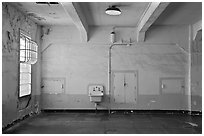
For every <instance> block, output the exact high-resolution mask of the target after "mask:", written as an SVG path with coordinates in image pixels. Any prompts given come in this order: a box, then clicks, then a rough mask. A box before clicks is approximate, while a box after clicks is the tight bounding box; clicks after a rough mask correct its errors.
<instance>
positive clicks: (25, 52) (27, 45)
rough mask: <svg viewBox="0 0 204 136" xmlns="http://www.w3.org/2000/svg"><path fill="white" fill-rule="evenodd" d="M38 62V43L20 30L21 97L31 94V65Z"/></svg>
mask: <svg viewBox="0 0 204 136" xmlns="http://www.w3.org/2000/svg"><path fill="white" fill-rule="evenodd" d="M36 62H37V44H36V43H35V42H34V41H32V40H31V38H30V37H29V36H27V35H25V34H24V33H23V32H22V31H20V83H19V84H20V85H19V97H23V96H27V95H30V94H31V70H32V69H31V66H32V64H35V63H36Z"/></svg>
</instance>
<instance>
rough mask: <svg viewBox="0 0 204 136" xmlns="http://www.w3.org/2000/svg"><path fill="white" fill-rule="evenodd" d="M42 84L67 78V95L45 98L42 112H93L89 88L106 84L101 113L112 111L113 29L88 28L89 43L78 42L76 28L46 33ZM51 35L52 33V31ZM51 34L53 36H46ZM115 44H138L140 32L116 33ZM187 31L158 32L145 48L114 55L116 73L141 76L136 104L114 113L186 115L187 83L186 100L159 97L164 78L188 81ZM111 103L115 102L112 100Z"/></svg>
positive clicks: (164, 28)
mask: <svg viewBox="0 0 204 136" xmlns="http://www.w3.org/2000/svg"><path fill="white" fill-rule="evenodd" d="M43 29H44V31H45V34H44V35H43V43H42V78H65V91H64V92H63V93H59V94H48V93H43V94H42V101H43V102H42V108H43V109H94V108H95V107H94V103H91V102H90V101H89V97H88V90H87V87H88V85H89V84H94V83H96V84H103V85H104V87H105V94H106V95H105V96H104V98H103V102H102V103H101V104H99V107H98V108H101V109H108V108H109V106H110V103H109V97H108V94H109V92H108V58H109V54H108V51H109V47H110V33H111V31H112V30H113V28H111V27H90V29H89V30H90V40H89V41H88V43H81V41H79V33H78V31H77V29H76V28H74V27H65V26H54V27H45V28H43ZM48 30H49V31H48ZM47 32H49V33H47ZM115 32H116V42H117V43H121V42H123V43H126V42H129V41H131V42H135V41H136V28H131V27H129V28H128V27H121V28H115ZM186 50H188V26H182V27H181V26H180V27H178V26H155V27H153V28H152V29H150V30H149V32H148V33H147V38H146V41H145V43H143V44H139V43H136V44H134V45H133V46H130V47H126V46H124V47H114V48H113V49H112V55H113V56H112V59H113V60H112V63H113V64H112V65H113V66H112V69H113V70H138V75H139V77H138V78H139V83H138V87H139V88H138V94H139V95H138V100H137V104H111V108H115V109H121V108H122V109H161V110H171V109H173V110H181V109H184V110H185V109H188V108H189V107H188V101H189V100H188V95H187V94H188V93H186V91H187V90H188V82H185V86H184V88H185V92H184V94H182V95H178V94H169V95H162V94H160V84H159V81H160V78H162V77H175V78H176V77H182V78H184V79H185V80H188V55H187V52H186ZM111 97H113V96H111ZM111 99H112V98H111Z"/></svg>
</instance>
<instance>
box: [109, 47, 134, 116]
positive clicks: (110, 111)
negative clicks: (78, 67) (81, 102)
mask: <svg viewBox="0 0 204 136" xmlns="http://www.w3.org/2000/svg"><path fill="white" fill-rule="evenodd" d="M132 44H134V43H115V44H111V46H110V47H109V50H108V54H109V55H108V91H109V108H108V112H109V114H110V113H111V74H112V73H111V49H112V48H113V47H114V46H129V45H132Z"/></svg>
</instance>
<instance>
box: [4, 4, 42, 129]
mask: <svg viewBox="0 0 204 136" xmlns="http://www.w3.org/2000/svg"><path fill="white" fill-rule="evenodd" d="M19 28H20V29H22V30H24V31H26V32H27V33H29V34H30V35H31V37H32V39H33V40H35V41H36V42H37V43H38V44H39V41H40V36H39V35H40V31H41V28H40V27H39V26H38V25H37V24H36V23H34V22H33V21H31V20H30V19H28V18H26V16H25V15H23V14H22V13H21V12H19V11H18V10H16V9H15V8H14V7H12V6H10V5H9V4H8V3H2V126H3V127H4V126H6V125H7V124H9V123H12V122H13V121H14V120H16V119H19V118H21V117H23V116H24V115H26V114H29V113H30V112H31V111H35V110H37V108H38V107H39V106H38V105H36V104H37V103H39V101H38V100H37V97H39V96H40V95H39V94H40V88H39V87H37V86H39V82H40V80H39V78H38V80H39V81H37V79H36V78H35V77H36V74H37V73H40V72H39V69H37V67H39V63H37V64H35V65H34V66H33V67H32V70H33V71H34V72H33V73H32V76H33V78H32V83H35V84H34V85H32V97H31V100H30V103H29V105H28V107H27V108H24V107H25V106H26V105H27V103H28V101H29V100H28V98H23V99H19V98H18V89H19V88H18V87H19V85H18V83H19V57H18V56H19ZM37 75H39V74H37ZM37 91H38V93H37ZM37 95H38V96H37ZM21 108H23V109H21Z"/></svg>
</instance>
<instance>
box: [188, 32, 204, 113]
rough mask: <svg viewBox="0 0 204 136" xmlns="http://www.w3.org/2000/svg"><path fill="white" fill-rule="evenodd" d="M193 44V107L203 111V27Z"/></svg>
mask: <svg viewBox="0 0 204 136" xmlns="http://www.w3.org/2000/svg"><path fill="white" fill-rule="evenodd" d="M196 33H197V34H195V37H194V40H193V42H192V45H191V90H192V91H191V109H192V111H202V28H201V29H198V31H196Z"/></svg>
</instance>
